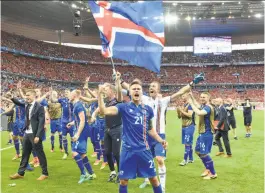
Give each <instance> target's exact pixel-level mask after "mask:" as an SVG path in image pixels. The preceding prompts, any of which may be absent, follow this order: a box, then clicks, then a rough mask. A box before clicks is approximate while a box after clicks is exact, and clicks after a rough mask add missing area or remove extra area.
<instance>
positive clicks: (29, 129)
mask: <svg viewBox="0 0 265 193" xmlns="http://www.w3.org/2000/svg"><path fill="white" fill-rule="evenodd" d="M35 98H36V92H35V91H34V90H29V91H27V92H26V104H25V103H22V102H19V101H18V100H17V99H15V98H12V99H11V100H12V101H13V102H14V103H15V104H16V105H19V106H25V105H26V123H25V126H24V130H25V135H24V138H23V153H22V159H21V162H20V166H19V169H18V172H17V173H16V174H14V175H11V176H10V178H11V179H19V178H23V177H24V174H25V170H26V167H27V165H28V162H29V157H30V154H31V152H32V149H34V150H35V151H36V153H37V156H38V158H39V161H40V165H41V169H42V175H41V176H40V177H39V178H38V179H37V180H45V179H46V178H48V170H47V160H46V156H45V153H44V151H43V145H42V138H43V135H44V132H45V131H44V124H45V114H44V107H43V106H41V105H40V104H39V103H38V102H36V101H35Z"/></svg>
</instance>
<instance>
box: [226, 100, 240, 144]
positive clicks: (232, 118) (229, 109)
mask: <svg viewBox="0 0 265 193" xmlns="http://www.w3.org/2000/svg"><path fill="white" fill-rule="evenodd" d="M225 103H226V104H225V108H226V110H227V115H228V122H229V125H230V126H231V127H232V132H233V135H234V139H235V140H238V138H237V135H236V118H235V114H234V108H235V107H234V105H233V102H232V99H231V98H228V99H227V100H226V101H225Z"/></svg>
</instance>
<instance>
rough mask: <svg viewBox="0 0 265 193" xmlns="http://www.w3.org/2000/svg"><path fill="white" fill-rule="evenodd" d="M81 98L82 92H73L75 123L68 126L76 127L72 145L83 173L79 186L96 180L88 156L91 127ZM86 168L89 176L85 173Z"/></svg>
mask: <svg viewBox="0 0 265 193" xmlns="http://www.w3.org/2000/svg"><path fill="white" fill-rule="evenodd" d="M80 96H81V91H80V90H73V91H72V92H71V95H70V101H71V102H73V105H74V109H73V114H74V121H72V122H70V123H68V124H67V128H71V127H72V126H73V125H75V126H76V130H75V132H74V137H73V144H72V155H73V157H74V159H75V161H76V163H77V165H78V167H79V169H80V171H81V176H80V179H79V181H78V184H81V183H83V182H84V181H86V180H92V179H95V178H96V174H95V173H94V172H93V170H92V167H91V164H90V162H89V160H88V158H87V155H86V153H87V138H88V135H89V125H88V118H87V116H86V110H85V107H84V105H83V104H82V102H81V101H80ZM85 168H86V170H87V172H88V174H87V173H86V172H85Z"/></svg>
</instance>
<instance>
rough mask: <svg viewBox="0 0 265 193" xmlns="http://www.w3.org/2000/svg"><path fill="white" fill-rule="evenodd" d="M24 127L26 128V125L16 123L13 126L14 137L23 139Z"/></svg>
mask: <svg viewBox="0 0 265 193" xmlns="http://www.w3.org/2000/svg"><path fill="white" fill-rule="evenodd" d="M23 127H24V125H22V124H20V123H17V122H15V123H14V124H13V135H14V136H20V137H23V136H24V131H23Z"/></svg>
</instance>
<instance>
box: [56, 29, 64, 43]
mask: <svg viewBox="0 0 265 193" xmlns="http://www.w3.org/2000/svg"><path fill="white" fill-rule="evenodd" d="M55 32H56V33H57V35H58V44H59V45H62V39H63V37H62V35H63V32H64V30H55Z"/></svg>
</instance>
